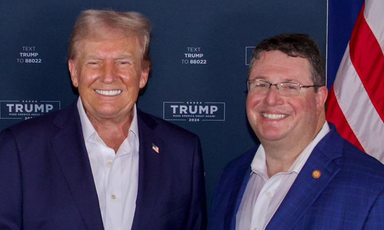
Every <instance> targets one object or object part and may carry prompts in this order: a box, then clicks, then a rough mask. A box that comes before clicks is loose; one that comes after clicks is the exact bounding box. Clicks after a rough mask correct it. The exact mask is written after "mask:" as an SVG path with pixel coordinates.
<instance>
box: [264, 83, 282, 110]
mask: <svg viewBox="0 0 384 230" xmlns="http://www.w3.org/2000/svg"><path fill="white" fill-rule="evenodd" d="M273 86H274V87H273ZM277 87H278V86H277V85H271V86H270V87H269V90H268V92H267V94H266V95H265V98H264V101H265V103H266V104H268V105H275V104H281V103H282V98H281V96H280V94H279V92H278V89H277Z"/></svg>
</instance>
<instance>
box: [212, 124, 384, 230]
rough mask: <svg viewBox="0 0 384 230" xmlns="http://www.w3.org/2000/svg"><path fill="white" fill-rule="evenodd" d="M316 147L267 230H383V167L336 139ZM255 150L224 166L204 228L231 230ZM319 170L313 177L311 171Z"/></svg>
mask: <svg viewBox="0 0 384 230" xmlns="http://www.w3.org/2000/svg"><path fill="white" fill-rule="evenodd" d="M330 126H331V131H330V132H329V133H328V134H327V135H326V136H325V137H324V138H323V139H322V140H321V141H320V142H319V143H318V145H317V146H316V147H315V149H314V150H313V151H312V153H311V155H310V157H309V158H308V161H307V162H306V164H305V165H304V167H303V168H302V170H301V172H300V173H299V175H298V177H297V178H296V180H295V182H294V183H293V185H292V187H291V189H290V190H289V192H288V193H287V195H286V197H285V198H284V200H283V202H282V203H281V205H280V207H279V208H278V209H277V211H276V213H275V215H274V216H273V217H272V219H271V221H270V222H269V224H268V225H267V227H266V229H267V230H281V229H284V230H292V229H294V230H299V229H300V230H313V229H324V230H325V229H327V230H329V229H332V230H334V229H345V230H354V229H384V166H383V165H382V164H381V163H380V162H379V161H377V160H376V159H374V158H372V157H370V156H368V155H367V154H365V153H363V152H361V151H360V150H358V149H357V148H356V147H354V146H353V145H352V144H350V143H349V142H347V141H345V140H344V139H343V138H341V137H340V136H339V134H338V133H337V131H336V130H335V127H334V126H333V125H332V124H330ZM257 148H258V146H256V147H255V148H253V149H251V150H249V151H248V152H247V153H245V154H244V155H242V156H240V157H239V158H237V159H235V160H233V161H232V162H230V163H229V164H228V165H227V166H226V168H225V170H224V172H223V173H222V175H221V178H220V180H219V182H218V185H217V187H216V190H215V194H214V200H213V205H212V210H211V215H210V220H209V224H208V229H209V230H224V229H225V230H229V229H231V230H234V229H235V226H236V213H237V211H238V209H239V205H240V202H241V199H242V197H243V193H244V190H245V187H246V185H247V183H248V179H249V176H250V173H251V168H250V165H251V162H252V160H253V157H254V155H255V153H256V150H257ZM314 170H319V171H320V172H321V177H320V178H318V179H315V178H313V177H312V172H313V171H314Z"/></svg>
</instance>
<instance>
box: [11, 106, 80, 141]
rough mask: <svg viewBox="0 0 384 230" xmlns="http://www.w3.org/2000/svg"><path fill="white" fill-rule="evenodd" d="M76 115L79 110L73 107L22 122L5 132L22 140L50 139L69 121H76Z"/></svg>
mask: <svg viewBox="0 0 384 230" xmlns="http://www.w3.org/2000/svg"><path fill="white" fill-rule="evenodd" d="M76 113H77V109H76V108H75V106H73V105H71V106H69V107H67V108H65V109H63V110H58V111H55V112H51V113H48V114H44V115H41V116H38V117H35V118H31V119H28V120H25V121H22V122H20V123H17V124H15V125H13V126H10V127H8V128H6V129H5V130H4V131H3V132H7V133H12V135H13V136H15V138H20V139H36V138H38V137H46V138H50V137H51V135H52V134H53V133H55V132H56V131H57V130H58V129H60V128H61V126H65V125H66V124H67V123H68V122H69V120H73V119H76ZM77 116H78V115H77Z"/></svg>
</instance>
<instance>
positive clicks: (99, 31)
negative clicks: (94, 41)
mask: <svg viewBox="0 0 384 230" xmlns="http://www.w3.org/2000/svg"><path fill="white" fill-rule="evenodd" d="M151 29H152V28H151V22H150V21H149V19H147V18H146V17H145V16H143V15H142V14H140V13H138V12H133V11H131V12H117V11H113V10H85V11H82V12H81V13H80V15H79V17H78V19H77V21H76V23H75V26H74V28H73V31H72V34H71V38H70V41H69V49H68V59H74V58H75V57H76V55H77V51H78V50H77V48H78V47H77V46H78V44H79V42H80V41H81V40H83V39H86V38H89V37H93V36H103V35H104V34H105V33H108V32H109V31H112V32H114V31H118V32H121V33H123V34H124V35H125V36H137V37H138V38H139V43H140V45H141V48H142V58H143V59H144V60H148V61H149V56H148V52H149V43H150V33H151Z"/></svg>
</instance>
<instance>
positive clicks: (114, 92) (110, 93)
mask: <svg viewBox="0 0 384 230" xmlns="http://www.w3.org/2000/svg"><path fill="white" fill-rule="evenodd" d="M95 91H96V93H98V94H101V95H104V96H116V95H119V94H121V90H116V89H115V90H100V89H96V90H95Z"/></svg>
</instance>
